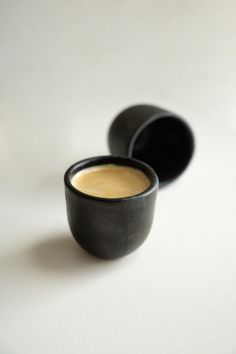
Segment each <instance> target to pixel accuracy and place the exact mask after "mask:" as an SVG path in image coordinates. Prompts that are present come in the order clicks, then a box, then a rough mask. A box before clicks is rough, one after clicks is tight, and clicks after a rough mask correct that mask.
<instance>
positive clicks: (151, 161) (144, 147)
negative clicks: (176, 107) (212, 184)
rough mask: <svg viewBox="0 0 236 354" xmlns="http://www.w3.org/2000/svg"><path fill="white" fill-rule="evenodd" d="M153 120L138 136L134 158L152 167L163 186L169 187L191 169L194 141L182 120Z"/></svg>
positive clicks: (136, 137)
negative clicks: (188, 167) (168, 184)
mask: <svg viewBox="0 0 236 354" xmlns="http://www.w3.org/2000/svg"><path fill="white" fill-rule="evenodd" d="M151 120H152V121H151V122H150V121H148V122H146V124H144V126H142V127H141V129H139V130H138V132H137V134H136V135H135V136H134V138H133V141H132V142H131V145H130V156H132V157H133V158H135V159H138V160H142V161H144V162H146V163H147V164H148V165H150V166H152V168H154V170H155V171H156V172H157V175H158V178H159V181H160V184H166V183H168V182H169V181H171V180H173V179H174V178H176V177H177V176H179V175H180V174H181V173H182V172H183V171H184V169H185V168H186V167H187V165H188V163H189V162H190V160H191V157H192V154H193V150H194V138H193V134H192V132H191V130H190V128H189V127H188V125H187V124H186V123H185V122H184V121H182V120H181V119H180V118H177V117H172V116H167V117H162V118H159V119H158V118H156V119H153V118H152V119H151Z"/></svg>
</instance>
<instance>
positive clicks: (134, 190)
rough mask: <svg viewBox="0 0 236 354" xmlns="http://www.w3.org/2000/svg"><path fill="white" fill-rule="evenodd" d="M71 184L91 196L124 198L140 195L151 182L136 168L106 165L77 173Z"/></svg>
mask: <svg viewBox="0 0 236 354" xmlns="http://www.w3.org/2000/svg"><path fill="white" fill-rule="evenodd" d="M71 184H72V185H73V187H75V188H76V189H78V190H79V191H81V192H83V193H85V194H89V195H91V196H95V197H101V198H125V197H130V196H133V195H137V194H139V193H142V192H143V191H145V190H146V189H148V188H149V187H150V185H151V181H150V179H149V178H148V177H147V176H146V175H145V173H143V172H142V171H141V170H139V169H137V168H134V167H130V166H121V165H115V164H107V165H99V166H93V167H90V168H86V169H83V170H82V171H79V172H77V173H76V174H75V175H74V176H73V177H72V180H71Z"/></svg>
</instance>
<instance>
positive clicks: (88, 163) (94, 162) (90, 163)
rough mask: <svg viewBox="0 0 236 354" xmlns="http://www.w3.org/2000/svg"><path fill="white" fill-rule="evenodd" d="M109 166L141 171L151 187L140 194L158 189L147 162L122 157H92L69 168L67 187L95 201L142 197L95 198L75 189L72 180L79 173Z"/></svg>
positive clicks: (156, 178)
mask: <svg viewBox="0 0 236 354" xmlns="http://www.w3.org/2000/svg"><path fill="white" fill-rule="evenodd" d="M107 164H115V165H120V166H128V167H133V168H136V169H139V170H141V171H142V172H143V173H144V174H145V175H146V176H147V177H148V178H149V180H150V182H151V185H150V186H149V188H147V189H146V190H144V191H143V192H142V193H140V194H145V193H149V192H151V191H152V190H153V189H155V188H158V185H159V181H158V177H157V175H156V172H155V171H154V170H153V169H152V168H151V167H150V166H148V165H147V164H146V163H145V162H142V161H138V160H136V159H133V158H128V157H120V156H97V157H91V158H88V159H85V160H82V161H79V162H76V163H75V164H74V165H72V166H71V167H69V168H68V170H67V171H66V173H65V177H64V180H65V184H66V186H67V187H69V188H70V189H71V190H73V192H75V193H79V194H81V195H84V196H86V197H89V198H93V199H94V198H95V199H105V200H113V199H127V198H135V197H136V196H138V195H140V194H137V195H132V196H130V197H123V198H103V197H95V196H92V195H87V194H84V193H83V192H81V191H79V190H78V189H76V188H75V187H73V185H72V183H71V180H72V178H73V176H74V175H75V174H76V173H77V172H79V171H82V170H84V169H86V168H89V167H94V166H99V165H107Z"/></svg>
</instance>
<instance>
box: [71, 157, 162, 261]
mask: <svg viewBox="0 0 236 354" xmlns="http://www.w3.org/2000/svg"><path fill="white" fill-rule="evenodd" d="M106 164H116V165H122V166H129V167H134V168H137V169H139V170H141V171H142V172H144V173H145V174H146V176H147V177H148V178H149V179H150V181H151V185H150V187H149V188H148V189H146V190H145V191H144V192H142V193H140V194H137V195H133V196H131V197H125V198H100V197H94V196H91V195H87V194H85V193H83V192H81V191H79V190H77V189H76V188H74V187H73V186H72V184H71V179H72V177H73V176H74V175H75V174H76V173H77V172H78V171H81V170H83V169H86V168H88V167H92V166H99V165H106ZM64 182H65V195H66V204H67V216H68V221H69V225H70V229H71V232H72V235H73V236H74V238H75V240H76V241H77V242H78V243H79V244H80V246H81V247H83V248H84V249H85V250H86V251H88V252H90V253H92V254H94V255H96V256H98V257H101V258H106V259H115V258H119V257H122V256H125V255H127V254H129V253H131V252H133V251H134V250H135V249H137V248H138V247H139V246H140V245H141V244H142V243H143V242H144V240H145V239H146V238H147V236H148V233H149V231H150V228H151V225H152V220H153V213H154V207H155V200H156V194H157V189H158V178H157V175H156V173H155V171H154V170H153V169H152V168H151V167H150V166H148V165H147V164H145V163H143V162H141V161H138V160H136V159H130V158H127V157H116V156H99V157H92V158H89V159H86V160H83V161H79V162H77V163H75V164H74V165H72V166H71V167H69V169H68V170H67V171H66V173H65V176H64Z"/></svg>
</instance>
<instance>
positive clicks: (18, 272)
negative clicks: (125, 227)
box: [0, 0, 236, 354]
mask: <svg viewBox="0 0 236 354" xmlns="http://www.w3.org/2000/svg"><path fill="white" fill-rule="evenodd" d="M0 7H1V9H0V70H1V72H0V73H1V79H0V90H1V92H0V166H1V174H0V178H1V187H0V193H1V198H0V204H1V205H0V207H1V209H0V215H1V223H0V228H1V234H0V254H1V261H0V288H1V289H0V328H1V330H0V353H1V354H42V353H50V354H51V353H53V354H54V353H55V354H57V353H58V354H64V353H67V354H74V353H80V354H95V353H96V354H133V353H134V354H145V353H147V354H154V353H155V354H156V353H161V354H235V353H236V257H235V252H236V228H235V209H236V208H235V200H236V161H235V154H236V103H235V102H236V100H235V94H236V21H235V14H236V3H235V1H234V0H232V1H229V0H224V1H223V0H200V1H184V0H174V1H170V0H166V1H164V0H163V1H159V0H146V1H134V0H127V1H123V0H119V1H115V0H114V1H105V0H100V1H85V0H84V1H82V0H77V1H76V0H67V1H65V0H57V1H56V0H55V1H53V0H40V1H30V0H21V1H19V0H15V1H13V0H1V1H0ZM136 103H152V104H156V105H160V106H163V107H165V108H167V109H169V110H173V111H175V112H177V113H179V114H180V115H182V116H183V117H185V119H186V120H187V121H188V122H189V124H190V125H191V127H192V129H193V130H194V133H195V135H196V142H197V149H196V153H195V156H194V159H193V160H192V163H191V165H190V166H189V168H188V169H187V170H186V172H185V173H184V174H183V175H182V176H181V178H180V179H178V180H177V181H176V182H175V183H173V184H172V185H171V186H169V187H168V188H166V189H163V190H161V191H160V192H159V194H158V199H157V208H156V214H155V220H154V224H153V228H152V231H151V233H150V236H149V238H148V240H147V241H146V242H145V244H144V245H143V246H142V247H141V248H140V249H139V250H138V251H136V252H134V253H133V254H132V255H130V256H128V257H125V258H123V259H120V260H117V261H103V260H99V259H96V258H94V257H92V256H90V255H88V254H87V253H85V252H83V251H82V250H81V249H80V248H79V246H77V244H76V243H75V242H74V241H73V239H72V237H71V236H70V233H69V230H68V225H67V220H66V213H65V202H64V188H63V173H64V171H65V169H66V168H67V167H68V166H69V165H70V164H72V163H73V162H75V161H78V160H80V159H82V158H85V157H89V156H93V155H100V154H106V153H108V148H107V130H108V127H109V125H110V122H111V120H112V119H113V117H114V116H115V115H116V114H117V113H118V112H119V111H120V110H122V109H123V108H125V107H126V106H129V105H131V104H136Z"/></svg>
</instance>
